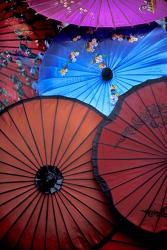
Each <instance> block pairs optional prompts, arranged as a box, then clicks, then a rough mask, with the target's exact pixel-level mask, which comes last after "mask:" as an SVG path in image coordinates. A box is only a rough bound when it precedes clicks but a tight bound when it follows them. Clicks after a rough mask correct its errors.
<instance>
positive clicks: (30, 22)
mask: <svg viewBox="0 0 167 250" xmlns="http://www.w3.org/2000/svg"><path fill="white" fill-rule="evenodd" d="M0 11H1V18H0V65H1V66H0V101H1V105H0V106H1V108H4V106H6V105H9V104H10V103H12V102H15V101H18V100H19V99H23V98H27V97H32V96H34V95H35V94H36V93H35V92H34V90H33V88H32V84H33V82H34V81H36V79H37V77H38V68H39V65H40V63H41V60H42V57H43V52H44V50H45V49H46V44H47V43H46V40H47V38H49V37H50V36H54V35H55V29H54V26H53V22H50V21H46V20H44V19H43V18H42V17H40V16H39V17H38V19H37V18H36V17H34V14H33V12H32V11H31V10H28V11H27V6H26V4H24V3H22V2H17V1H7V2H4V3H1V4H0Z"/></svg>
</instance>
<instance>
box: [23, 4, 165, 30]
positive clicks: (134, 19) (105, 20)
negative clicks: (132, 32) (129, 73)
mask: <svg viewBox="0 0 167 250" xmlns="http://www.w3.org/2000/svg"><path fill="white" fill-rule="evenodd" d="M27 2H28V4H29V6H30V7H31V8H33V9H34V10H36V12H37V13H40V14H42V15H44V16H46V17H48V18H52V19H55V20H59V21H62V22H65V23H70V24H76V25H79V26H92V27H114V28H115V27H120V26H122V27H123V26H134V25H138V24H143V23H150V22H153V21H155V20H158V19H161V18H163V17H166V16H167V13H166V9H167V3H166V2H165V1H164V0H135V1H134V0H126V1H124V0H119V1H116V0H101V1H100V0H88V1H84V0H74V1H71V0H27Z"/></svg>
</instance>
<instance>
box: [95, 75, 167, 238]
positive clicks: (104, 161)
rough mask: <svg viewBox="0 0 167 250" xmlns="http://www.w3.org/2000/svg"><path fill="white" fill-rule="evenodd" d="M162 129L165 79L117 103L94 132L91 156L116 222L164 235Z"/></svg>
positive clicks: (166, 143)
mask: <svg viewBox="0 0 167 250" xmlns="http://www.w3.org/2000/svg"><path fill="white" fill-rule="evenodd" d="M166 124H167V78H159V79H155V80H149V81H147V82H145V83H144V84H141V85H139V86H136V87H133V88H132V90H130V91H129V92H127V93H126V94H125V95H123V96H122V97H121V98H120V100H119V102H118V104H117V106H116V107H115V109H114V110H113V113H111V115H110V116H109V121H106V122H104V123H102V124H101V125H100V127H99V131H98V133H97V136H96V139H95V141H94V155H93V159H94V166H95V175H96V177H97V180H98V181H99V183H100V185H101V187H102V189H103V191H104V193H105V194H106V195H107V197H108V201H109V203H110V204H111V206H112V207H113V205H114V207H115V208H116V210H117V212H118V213H119V216H121V218H125V219H126V221H129V222H131V223H132V224H133V226H134V225H135V226H137V227H138V228H140V229H144V230H145V232H146V231H147V232H150V233H161V234H162V233H163V235H164V234H165V233H166V232H167V220H166V216H167V209H166V208H167V189H166V185H167V178H166V171H167V170H166V148H167V138H166V135H167V133H166V132H167V126H166ZM132 224H131V225H132ZM137 227H136V229H137ZM165 240H166V238H165Z"/></svg>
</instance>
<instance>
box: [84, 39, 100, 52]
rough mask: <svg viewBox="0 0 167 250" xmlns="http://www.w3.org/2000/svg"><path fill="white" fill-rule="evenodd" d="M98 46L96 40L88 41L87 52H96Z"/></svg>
mask: <svg viewBox="0 0 167 250" xmlns="http://www.w3.org/2000/svg"><path fill="white" fill-rule="evenodd" d="M97 46H98V42H97V39H96V38H93V39H92V40H90V41H88V42H87V43H86V51H87V52H94V51H95V48H96V47H97Z"/></svg>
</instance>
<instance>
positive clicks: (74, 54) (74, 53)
mask: <svg viewBox="0 0 167 250" xmlns="http://www.w3.org/2000/svg"><path fill="white" fill-rule="evenodd" d="M77 56H79V51H72V52H71V53H70V60H71V62H76V60H77V59H76V57H77Z"/></svg>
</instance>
